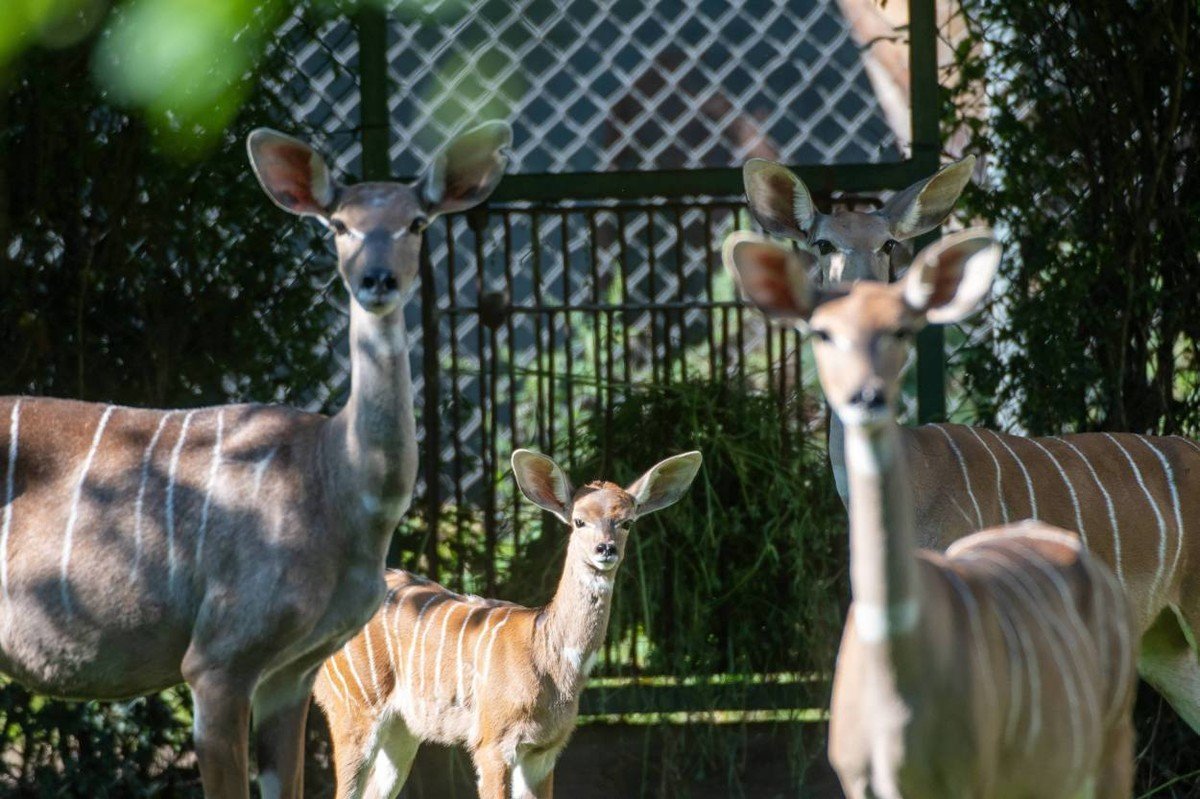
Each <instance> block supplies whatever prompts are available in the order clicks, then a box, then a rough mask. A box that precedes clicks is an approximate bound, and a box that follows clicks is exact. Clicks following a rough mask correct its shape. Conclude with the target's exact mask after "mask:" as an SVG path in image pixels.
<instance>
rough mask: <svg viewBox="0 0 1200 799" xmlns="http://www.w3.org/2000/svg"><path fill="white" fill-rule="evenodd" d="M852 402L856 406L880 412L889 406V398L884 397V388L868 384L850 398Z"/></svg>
mask: <svg viewBox="0 0 1200 799" xmlns="http://www.w3.org/2000/svg"><path fill="white" fill-rule="evenodd" d="M850 402H851V403H853V404H855V405H862V406H865V407H867V408H871V409H872V410H878V409H880V408H882V407H884V405H886V404H887V397H885V396H884V392H883V387H882V386H879V385H876V384H874V383H868V384H867V385H865V386H863V387H862V388H860V389H859V390H858V391H856V392H855V393H854V396H852V397H850Z"/></svg>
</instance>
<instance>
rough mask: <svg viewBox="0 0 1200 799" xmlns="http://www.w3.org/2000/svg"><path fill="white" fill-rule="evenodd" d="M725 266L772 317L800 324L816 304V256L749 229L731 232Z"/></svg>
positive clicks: (805, 320) (726, 240) (724, 247)
mask: <svg viewBox="0 0 1200 799" xmlns="http://www.w3.org/2000/svg"><path fill="white" fill-rule="evenodd" d="M721 257H722V260H724V262H725V268H726V269H728V270H729V271H730V272H731V273H733V277H734V279H735V280H736V281H737V283H738V285H739V286H741V288H742V293H743V294H745V295H746V298H747V299H749V300H750V302H752V303H754V304H755V305H756V306H758V309H759V310H760V311H762V312H763V313H764V314H766V315H767V316H768V317H770V318H772V319H777V320H780V321H787V322H791V323H792V324H799V323H804V322H807V321H808V317H809V316H810V315H811V314H812V312H813V309H814V308H815V307H816V306H817V291H816V287H815V286H814V285H813V283H812V281H811V280H810V279H809V277H808V272H809V270H810V269H812V268H813V267H814V266H816V264H817V259H816V256H814V255H813V254H812V253H808V252H799V253H797V252H795V251H793V250H792V249H791V248H788V247H781V246H779V245H778V244H776V243H774V242H772V241H768V240H767V239H764V238H763V237H761V236H759V235H756V234H754V233H750V232H748V231H744V230H742V231H737V232H735V233H731V234H730V235H729V236H728V237H727V238H726V239H725V245H724V246H723V247H722V248H721Z"/></svg>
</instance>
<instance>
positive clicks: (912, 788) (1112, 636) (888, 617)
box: [724, 231, 1137, 799]
mask: <svg viewBox="0 0 1200 799" xmlns="http://www.w3.org/2000/svg"><path fill="white" fill-rule="evenodd" d="M724 255H725V263H726V264H727V265H728V266H729V268H730V269H731V270H732V271H733V272H734V273H735V275H736V277H737V279H738V282H739V284H740V285H741V287H742V290H743V291H744V292H745V293H746V294H747V295H749V296H750V297H751V298H752V299H753V300H754V301H755V302H756V303H757V304H758V305H759V306H760V307H762V308H764V309H767V310H768V311H769V312H770V313H771V314H772V316H774V317H775V318H777V319H780V320H784V321H787V322H790V323H792V324H794V325H795V326H796V327H798V328H800V329H801V330H806V331H807V332H809V333H810V335H811V336H812V338H813V339H814V340H815V343H814V345H813V346H814V353H815V355H816V362H817V370H818V375H819V377H820V381H821V386H822V388H823V389H824V391H825V396H826V398H827V399H828V400H829V403H830V405H832V407H833V410H834V413H836V414H837V415H838V416H839V417H840V418H841V420H842V422H843V424H844V425H845V427H846V467H847V473H848V477H849V495H850V496H849V499H850V583H851V592H852V603H851V608H850V616H849V618H848V620H847V622H846V627H845V631H844V633H843V637H842V644H841V647H840V649H839V651H838V660H837V668H836V671H835V675H834V688H833V702H832V707H831V716H830V741H829V756H830V760H831V762H832V763H833V766H834V768H835V770H836V771H837V773H838V776H839V778H840V780H841V782H842V787H843V788H844V790H845V791H846V794H847V795H848V796H849V797H852V799H865V798H866V797H878V799H900V797H926V798H927V799H938V798H939V797H945V798H946V799H950V798H951V797H955V798H956V799H957V798H958V797H964V796H970V797H976V799H1002V798H1003V797H1014V796H1037V797H1043V799H1075V798H1076V797H1081V796H1089V797H1092V796H1094V797H1128V796H1130V794H1131V791H1132V779H1133V727H1132V720H1131V712H1132V704H1133V697H1134V687H1135V677H1134V675H1135V664H1136V658H1137V636H1136V633H1135V631H1134V627H1133V617H1132V612H1131V608H1130V605H1129V602H1128V600H1127V599H1126V597H1125V594H1124V592H1123V591H1122V589H1121V586H1120V584H1119V583H1118V582H1117V580H1116V577H1115V576H1114V575H1113V573H1112V572H1111V571H1110V570H1109V569H1108V567H1107V566H1105V565H1104V563H1103V562H1102V561H1100V560H1099V559H1097V558H1094V557H1092V556H1091V555H1090V554H1089V553H1088V552H1087V550H1085V549H1084V548H1083V546H1082V545H1081V542H1080V540H1079V538H1078V537H1077V536H1075V535H1073V534H1070V533H1067V532H1064V531H1062V530H1060V529H1058V528H1055V527H1052V526H1050V525H1048V524H1044V523H1041V522H1037V521H1026V522H1022V523H1019V524H1013V525H1008V526H1005V527H998V528H992V529H990V530H986V531H983V532H979V533H976V534H974V535H971V536H969V537H967V538H964V539H962V540H960V541H958V542H957V543H955V544H954V545H953V546H952V547H950V549H949V550H948V551H947V553H946V554H945V555H944V556H943V555H940V554H937V553H935V552H931V551H919V550H917V548H916V538H917V533H916V526H915V523H914V511H913V498H912V494H913V486H912V482H911V479H910V476H909V473H908V472H909V467H908V461H907V460H906V458H905V454H906V453H905V452H904V451H903V449H902V445H903V439H901V437H900V435H899V427H898V425H897V424H896V419H895V412H896V405H897V400H898V395H899V393H900V382H901V377H902V374H903V370H904V365H905V363H906V360H907V357H906V356H907V355H908V351H909V349H910V346H911V343H910V342H911V340H912V338H913V336H914V334H915V332H916V331H917V330H918V329H919V328H920V327H922V326H923V325H924V324H925V323H926V322H935V323H950V322H955V321H958V320H960V319H962V318H963V317H965V316H966V315H967V314H969V313H970V312H972V311H973V310H974V309H975V307H976V306H977V304H978V303H979V302H980V300H982V298H983V297H984V295H985V294H986V293H987V291H988V288H989V286H990V285H991V281H992V276H993V274H994V273H995V269H996V265H997V263H998V262H999V257H1000V248H999V246H998V245H997V244H996V243H995V242H994V241H993V240H992V238H991V236H990V235H989V234H987V233H986V232H977V231H968V232H966V233H962V234H958V235H956V236H951V237H948V238H946V239H944V240H942V241H941V242H939V243H937V244H935V245H933V246H931V247H929V248H927V249H926V250H924V251H922V252H921V253H920V254H919V255H918V256H917V258H916V260H915V261H914V262H913V265H912V267H911V268H910V270H909V272H908V274H907V275H906V276H905V277H904V278H903V279H902V280H901V282H899V283H897V284H892V285H884V284H881V283H876V282H860V283H856V284H854V285H853V286H838V287H828V288H822V287H817V286H815V285H813V281H812V280H811V278H810V277H809V275H808V271H807V270H808V269H809V268H811V267H813V266H815V258H813V257H811V256H807V254H796V253H794V252H792V251H791V250H790V249H786V248H782V247H779V246H777V245H775V244H772V243H770V242H768V241H766V240H764V239H761V238H759V237H757V236H755V235H753V234H748V233H735V234H733V235H732V236H730V238H729V239H727V241H726V244H725V250H724ZM806 256H807V257H806Z"/></svg>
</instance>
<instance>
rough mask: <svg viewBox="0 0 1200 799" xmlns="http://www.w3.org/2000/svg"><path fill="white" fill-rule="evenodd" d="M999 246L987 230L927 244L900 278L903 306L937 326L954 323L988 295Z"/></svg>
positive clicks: (997, 261)
mask: <svg viewBox="0 0 1200 799" xmlns="http://www.w3.org/2000/svg"><path fill="white" fill-rule="evenodd" d="M999 264H1000V244H999V242H997V241H996V240H995V239H994V238H993V237H992V232H991V231H990V230H988V229H987V228H973V229H971V230H962V231H959V232H958V233H953V234H951V235H949V236H946V237H945V238H943V239H941V240H940V241H936V242H934V243H933V244H930V245H929V246H928V247H926V248H925V249H923V250H921V252H920V253H918V254H917V257H916V258H914V259H913V263H912V266H911V267H909V269H908V273H907V274H906V275H905V276H904V277H903V278H902V286H901V290H902V291H903V292H904V301H905V303H906V304H907V305H908V306H909V307H910V308H912V309H913V310H914V311H918V312H920V313H923V314H925V318H926V319H927V320H929V321H930V322H934V323H936V324H949V323H951V322H957V321H959V320H961V319H963V318H965V317H967V316H969V315H970V314H972V313H973V312H974V311H975V309H976V308H977V307H978V305H979V303H980V302H981V301H982V300H983V298H984V297H985V296H987V293H988V289H989V288H991V285H992V278H993V277H995V275H996V267H997V266H998V265H999Z"/></svg>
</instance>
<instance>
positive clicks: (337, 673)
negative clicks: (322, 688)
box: [325, 650, 353, 708]
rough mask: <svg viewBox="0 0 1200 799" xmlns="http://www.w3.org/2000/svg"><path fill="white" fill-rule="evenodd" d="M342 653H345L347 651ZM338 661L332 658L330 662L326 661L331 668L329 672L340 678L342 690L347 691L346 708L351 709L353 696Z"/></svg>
mask: <svg viewBox="0 0 1200 799" xmlns="http://www.w3.org/2000/svg"><path fill="white" fill-rule="evenodd" d="M342 651H343V652H344V651H345V650H342ZM336 660H337V659H336V658H330V659H329V660H327V661H325V665H327V666H329V671H330V672H332V673H333V674H334V675H335V676H336V677H337V678H338V682H340V683H341V684H342V690H343V691H345V695H346V707H347V708H349V707H350V701H351V699H352V698H353V694H351V693H350V683H348V682H346V676H345V675H344V674H342V670H341V669H339V668H338V667H337V662H336Z"/></svg>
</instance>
